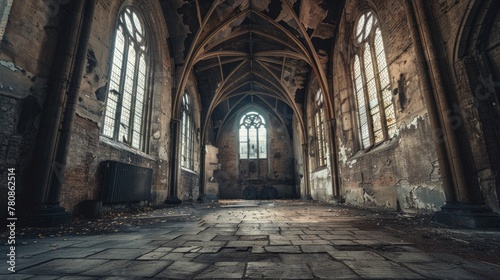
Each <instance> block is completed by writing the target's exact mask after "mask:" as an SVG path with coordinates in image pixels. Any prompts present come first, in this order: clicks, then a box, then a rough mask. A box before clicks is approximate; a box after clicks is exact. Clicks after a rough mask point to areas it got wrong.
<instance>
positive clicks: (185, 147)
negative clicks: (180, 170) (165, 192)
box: [181, 93, 194, 170]
mask: <svg viewBox="0 0 500 280" xmlns="http://www.w3.org/2000/svg"><path fill="white" fill-rule="evenodd" d="M181 114H182V132H181V133H182V142H181V145H182V146H181V157H182V162H181V166H182V167H185V168H188V169H191V170H192V169H194V166H193V163H194V161H193V145H194V142H193V141H194V137H193V135H194V120H193V109H192V104H191V99H190V97H189V94H187V93H184V95H183V96H182V107H181Z"/></svg>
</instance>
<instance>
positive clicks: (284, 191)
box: [215, 111, 298, 198]
mask: <svg viewBox="0 0 500 280" xmlns="http://www.w3.org/2000/svg"><path fill="white" fill-rule="evenodd" d="M245 112H246V111H245ZM240 118H241V115H238V117H236V116H233V117H232V118H231V119H229V120H228V121H227V122H226V125H224V126H223V127H222V128H221V132H220V134H219V136H218V140H217V145H216V146H217V147H218V148H219V162H220V164H221V169H220V170H218V172H217V173H215V179H216V180H217V182H218V183H219V195H220V197H221V198H242V197H243V196H242V195H243V189H244V188H245V187H246V186H253V187H255V188H257V189H258V190H260V189H261V188H262V186H263V185H267V186H273V187H275V188H276V189H277V190H278V196H279V197H288V198H290V197H294V196H296V195H298V194H296V191H295V190H294V188H295V187H294V185H295V181H294V179H295V178H294V176H295V174H294V167H293V158H294V155H293V152H292V145H291V141H290V136H289V135H288V133H287V130H286V128H285V127H284V126H283V125H282V124H281V122H280V121H279V120H278V119H277V118H275V117H274V116H272V115H267V114H266V115H265V116H264V118H265V121H266V128H267V139H268V143H267V149H268V152H267V155H268V158H267V161H266V160H260V164H261V177H262V178H261V180H258V182H257V181H255V182H253V181H245V180H244V179H245V175H241V176H240V173H241V172H242V170H240V165H239V164H238V162H239V161H238V159H239V154H238V130H239V119H240ZM266 166H267V168H266ZM242 174H243V173H242Z"/></svg>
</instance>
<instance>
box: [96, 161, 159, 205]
mask: <svg viewBox="0 0 500 280" xmlns="http://www.w3.org/2000/svg"><path fill="white" fill-rule="evenodd" d="M103 166H104V167H103V168H104V178H103V182H102V183H103V184H102V201H103V202H105V203H114V202H138V201H144V200H149V195H150V193H151V183H152V179H153V169H151V168H146V167H141V166H135V165H132V164H128V163H123V162H118V161H105V162H104V163H103Z"/></svg>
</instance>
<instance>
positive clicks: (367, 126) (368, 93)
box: [353, 11, 397, 149]
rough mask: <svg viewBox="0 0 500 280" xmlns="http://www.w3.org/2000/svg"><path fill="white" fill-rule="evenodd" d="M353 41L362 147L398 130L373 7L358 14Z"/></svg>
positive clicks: (383, 138)
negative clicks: (371, 9)
mask: <svg viewBox="0 0 500 280" xmlns="http://www.w3.org/2000/svg"><path fill="white" fill-rule="evenodd" d="M354 41H355V43H354V44H355V48H354V49H355V55H354V63H353V67H354V69H353V75H354V92H355V96H356V104H357V117H358V125H359V136H360V137H359V138H360V144H361V148H362V149H366V148H368V147H370V146H371V145H374V144H378V143H380V142H382V141H384V140H387V139H390V138H392V137H394V136H395V135H396V134H397V129H396V117H395V113H394V104H393V102H392V95H391V88H390V83H389V72H388V69H387V62H386V58H385V51H384V43H383V41H382V33H381V31H380V26H379V21H378V19H377V17H376V16H375V14H374V13H373V11H368V12H366V13H364V14H363V15H361V16H360V17H359V19H358V22H357V24H356V30H355V40H354Z"/></svg>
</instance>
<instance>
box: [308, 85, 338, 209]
mask: <svg viewBox="0 0 500 280" xmlns="http://www.w3.org/2000/svg"><path fill="white" fill-rule="evenodd" d="M318 90H319V85H318V82H317V80H316V79H313V80H312V81H311V84H310V86H309V92H308V96H309V98H308V99H307V127H308V132H307V133H308V134H307V139H308V152H309V157H308V160H309V167H310V172H311V174H310V175H309V180H310V189H311V197H312V199H315V200H321V201H329V200H331V199H332V197H333V182H332V174H331V170H332V166H331V163H330V149H329V146H328V144H327V145H326V151H325V156H326V158H327V161H326V166H318V159H317V157H318V156H319V155H318V151H317V148H318V147H317V146H318V145H317V133H316V128H315V123H314V118H315V113H316V106H315V97H316V93H317V92H318ZM325 106H326V105H323V110H326V108H325ZM323 121H324V128H325V131H324V133H325V142H326V143H328V142H329V141H330V139H329V135H328V122H327V119H326V114H325V119H324V120H323Z"/></svg>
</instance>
